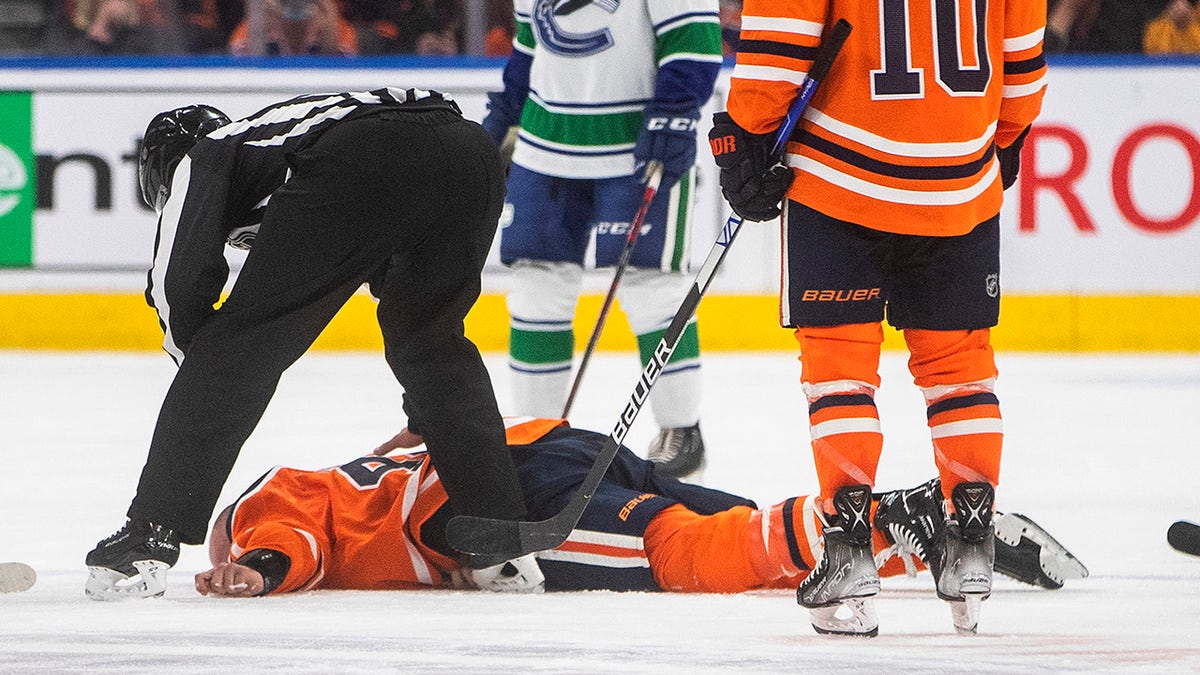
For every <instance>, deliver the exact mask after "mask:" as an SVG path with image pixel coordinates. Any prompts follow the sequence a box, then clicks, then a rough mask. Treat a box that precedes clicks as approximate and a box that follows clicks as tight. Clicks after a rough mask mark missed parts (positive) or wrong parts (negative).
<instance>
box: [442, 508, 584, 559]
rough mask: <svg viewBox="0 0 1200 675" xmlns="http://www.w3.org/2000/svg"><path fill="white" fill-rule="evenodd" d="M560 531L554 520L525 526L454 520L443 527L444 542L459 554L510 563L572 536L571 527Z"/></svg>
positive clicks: (471, 518) (490, 520)
mask: <svg viewBox="0 0 1200 675" xmlns="http://www.w3.org/2000/svg"><path fill="white" fill-rule="evenodd" d="M571 525H574V523H572V524H571ZM562 530H563V528H559V527H556V526H555V525H554V523H553V519H550V520H542V521H537V522H525V521H517V520H496V519H494V518H480V517H478V516H454V517H453V518H451V519H450V522H448V523H446V541H447V543H449V544H450V546H452V547H454V550H456V551H459V552H460V553H467V554H473V555H489V556H491V555H494V556H503V557H504V558H506V559H511V558H519V557H521V556H523V555H526V554H528V553H535V552H537V551H545V550H548V549H552V548H557V547H558V546H559V545H561V544H562V543H563V542H564V541H566V540H567V536H569V535H570V534H571V528H570V527H568V528H566V531H565V532H564V531H562Z"/></svg>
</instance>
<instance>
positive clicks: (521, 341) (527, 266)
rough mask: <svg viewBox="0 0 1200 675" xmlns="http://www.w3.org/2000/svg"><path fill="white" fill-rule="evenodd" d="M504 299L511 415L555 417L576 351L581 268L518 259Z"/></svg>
mask: <svg viewBox="0 0 1200 675" xmlns="http://www.w3.org/2000/svg"><path fill="white" fill-rule="evenodd" d="M512 270H513V275H512V289H511V290H510V291H509V294H508V312H509V315H510V316H511V323H510V332H509V345H508V354H509V370H510V373H509V374H510V379H511V388H512V409H511V410H508V411H505V412H506V413H507V414H512V415H533V416H536V417H558V416H560V415H562V412H563V405H564V404H565V403H566V398H567V389H568V387H569V386H570V383H571V366H572V361H573V358H574V352H575V335H574V330H573V322H574V319H575V303H576V301H577V299H578V296H579V287H580V285H581V283H582V279H583V268H582V267H581V266H580V265H576V264H572V263H559V262H541V261H531V260H518V261H517V262H515V263H514V264H513V265H512Z"/></svg>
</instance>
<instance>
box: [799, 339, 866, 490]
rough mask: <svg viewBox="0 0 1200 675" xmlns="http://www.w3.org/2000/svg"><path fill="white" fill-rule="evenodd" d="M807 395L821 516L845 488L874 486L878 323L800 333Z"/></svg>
mask: <svg viewBox="0 0 1200 675" xmlns="http://www.w3.org/2000/svg"><path fill="white" fill-rule="evenodd" d="M796 339H797V340H798V341H799V343H800V361H801V363H802V364H803V368H802V379H803V381H804V393H805V396H806V397H807V399H808V419H809V429H810V433H811V437H812V449H813V460H814V462H815V464H816V468H817V478H818V480H819V481H820V484H821V495H820V501H819V503H820V504H821V507H822V510H823V511H825V512H827V513H828V512H832V508H831V506H830V502H829V499H830V498H832V496H833V494H834V493H835V492H836V491H837V490H838V488H840V487H843V486H845V485H859V484H865V485H873V484H874V482H875V470H876V467H877V466H878V464H879V455H880V453H881V452H882V450H883V433H882V432H881V430H880V427H879V411H878V410H877V409H876V408H875V389H876V388H877V387H878V386H879V349H880V345H881V344H882V342H883V330H882V327H881V326H880V325H879V324H878V323H869V324H850V325H844V326H832V327H826V328H821V327H818V328H798V329H796Z"/></svg>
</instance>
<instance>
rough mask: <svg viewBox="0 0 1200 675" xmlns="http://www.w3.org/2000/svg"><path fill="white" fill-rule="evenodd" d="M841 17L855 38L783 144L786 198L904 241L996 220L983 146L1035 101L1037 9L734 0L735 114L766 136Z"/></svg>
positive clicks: (990, 153)
mask: <svg viewBox="0 0 1200 675" xmlns="http://www.w3.org/2000/svg"><path fill="white" fill-rule="evenodd" d="M840 18H844V19H846V20H847V21H849V22H850V23H851V25H852V26H853V27H854V30H853V32H852V33H851V34H850V37H849V39H847V41H846V44H845V46H844V47H843V49H842V51H841V54H840V55H839V56H838V59H837V61H836V63H835V64H834V66H833V69H832V70H831V71H830V73H829V75H828V76H827V77H826V78H825V79H826V81H825V82H823V83H822V85H821V87H820V88H819V89H818V90H817V93H816V95H815V96H814V97H813V100H812V101H811V103H810V104H809V108H808V110H807V111H806V113H805V115H804V120H803V130H804V132H805V134H804V136H803V138H802V139H801V141H800V142H799V143H791V144H789V147H788V156H787V162H788V164H789V165H790V166H792V167H794V168H795V169H796V180H795V182H794V183H793V184H792V187H791V190H790V192H789V193H788V197H789V198H791V199H793V200H795V201H799V202H802V203H804V204H806V205H808V206H810V207H812V208H813V209H816V210H817V211H819V212H821V213H823V214H825V215H828V216H831V217H834V218H837V219H839V220H845V221H849V222H853V223H857V224H860V225H863V226H866V227H870V228H873V229H877V230H883V231H887V232H896V233H901V234H914V235H929V236H953V235H960V234H964V233H966V232H968V231H970V230H971V229H972V228H973V227H974V226H975V225H977V224H979V223H981V222H983V221H985V220H987V219H989V218H991V217H992V216H995V215H996V214H997V213H999V211H1000V204H1001V200H1002V188H1001V184H1000V177H999V166H998V162H997V161H996V157H995V148H996V147H997V146H999V147H1008V146H1009V145H1010V144H1012V142H1013V141H1014V140H1015V139H1016V138H1017V136H1018V135H1019V134H1020V133H1021V131H1022V130H1023V129H1024V128H1025V127H1026V126H1028V125H1029V124H1030V123H1032V122H1033V120H1034V118H1036V117H1037V115H1038V113H1039V112H1040V110H1041V103H1042V96H1043V94H1044V92H1045V79H1046V64H1045V60H1044V58H1043V56H1042V33H1043V31H1044V29H1045V23H1046V2H1045V0H876V1H875V2H859V1H858V0H745V3H744V5H743V10H742V29H741V42H740V44H739V47H738V54H737V64H736V66H735V67H734V70H733V74H732V79H731V82H730V91H729V101H728V110H729V114H730V115H731V116H732V117H733V119H734V120H735V121H736V122H737V123H738V124H739V125H741V126H742V127H743V128H745V129H747V130H748V131H751V132H754V133H767V132H773V131H774V130H775V129H777V128H778V127H779V124H780V121H781V120H782V119H783V117H784V113H785V112H786V111H787V108H788V106H789V104H790V103H791V102H792V100H793V99H794V98H795V96H796V93H797V91H798V89H799V86H800V83H801V82H802V81H803V79H804V76H805V74H806V73H807V72H808V70H809V68H810V67H811V66H812V59H813V58H814V56H815V54H816V47H817V45H818V44H819V43H820V41H821V36H822V34H823V32H825V29H826V28H827V27H831V26H832V25H833V24H834V22H836V21H837V20H838V19H840Z"/></svg>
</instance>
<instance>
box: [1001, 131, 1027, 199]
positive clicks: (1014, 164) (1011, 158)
mask: <svg viewBox="0 0 1200 675" xmlns="http://www.w3.org/2000/svg"><path fill="white" fill-rule="evenodd" d="M1032 128H1033V127H1032V126H1029V127H1025V131H1022V132H1021V135H1020V136H1017V140H1015V141H1013V143H1012V145H1010V146H1008V147H1007V148H997V149H996V158H997V159H999V160H1000V183H1001V184H1002V185H1003V186H1004V189H1005V190H1007V189H1008V188H1010V187H1012V186H1013V183H1015V182H1017V174H1019V173H1020V172H1021V146H1023V145H1025V137H1026V136H1028V135H1029V130H1030V129H1032Z"/></svg>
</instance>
